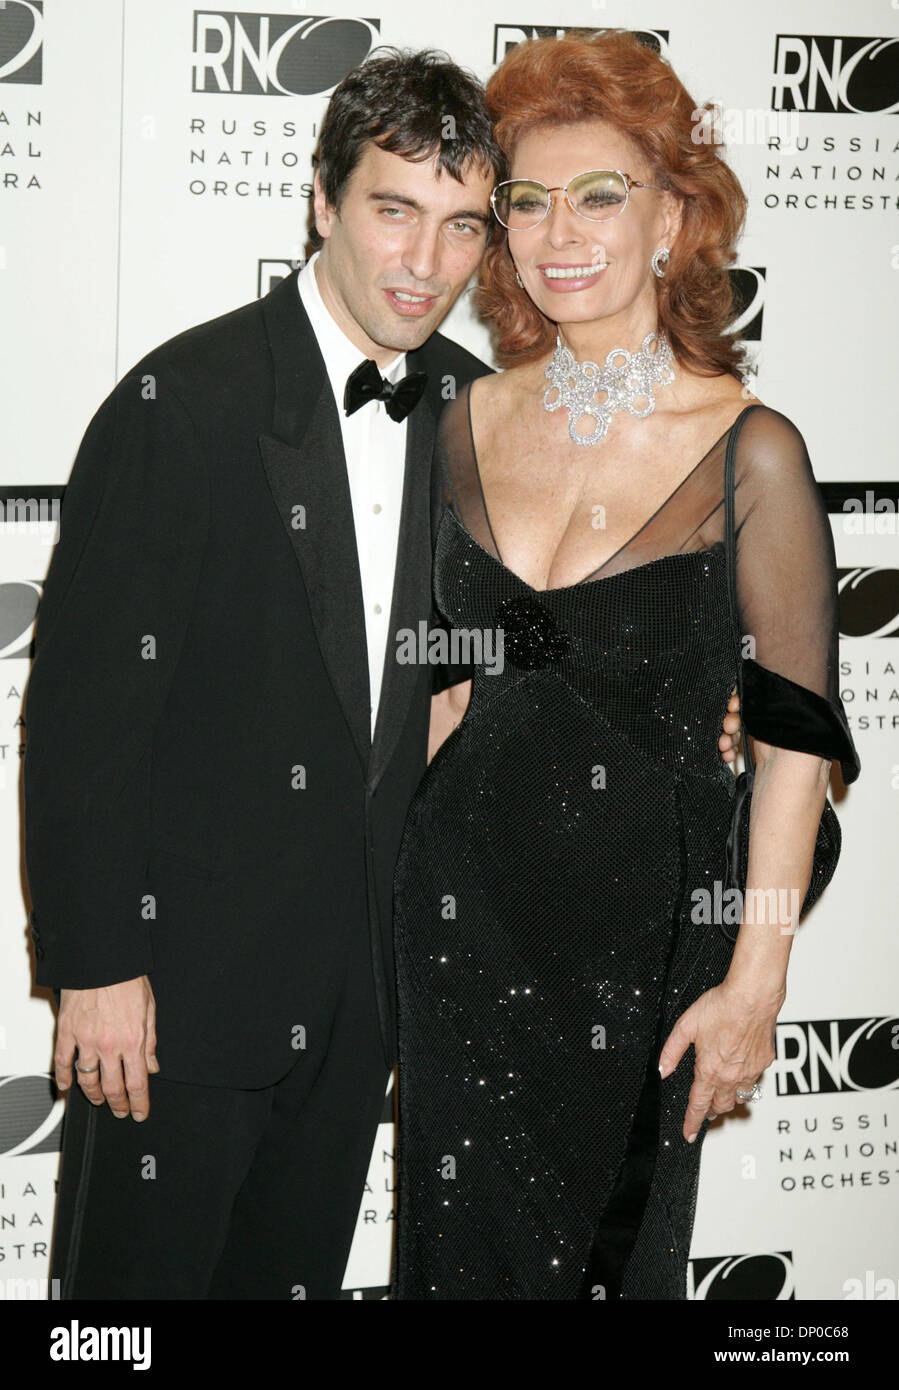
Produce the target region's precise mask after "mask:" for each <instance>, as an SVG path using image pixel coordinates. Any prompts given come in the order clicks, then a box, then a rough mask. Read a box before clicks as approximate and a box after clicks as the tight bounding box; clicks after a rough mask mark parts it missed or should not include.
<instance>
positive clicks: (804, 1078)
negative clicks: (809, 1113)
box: [774, 1018, 899, 1096]
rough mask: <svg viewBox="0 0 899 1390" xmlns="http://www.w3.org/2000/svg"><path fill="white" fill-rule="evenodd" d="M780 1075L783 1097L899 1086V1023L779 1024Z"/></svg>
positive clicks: (862, 1020)
mask: <svg viewBox="0 0 899 1390" xmlns="http://www.w3.org/2000/svg"><path fill="white" fill-rule="evenodd" d="M775 1037H776V1044H775V1045H776V1048H777V1056H776V1058H775V1061H774V1075H775V1078H776V1081H777V1094H778V1095H779V1096H808V1095H832V1094H833V1093H834V1092H835V1091H895V1090H896V1089H897V1087H899V1019H896V1018H839V1019H837V1018H829V1019H825V1020H824V1021H823V1022H816V1023H778V1024H777V1026H776V1033H775Z"/></svg>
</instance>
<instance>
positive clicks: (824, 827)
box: [724, 414, 851, 939]
mask: <svg viewBox="0 0 899 1390" xmlns="http://www.w3.org/2000/svg"><path fill="white" fill-rule="evenodd" d="M745 418H746V416H745V414H744V415H743V416H741V417H740V419H739V420H738V421H737V423H736V425H735V426H734V428H733V429H732V430H731V432H730V438H729V439H728V441H727V453H726V456H725V462H724V552H725V556H726V561H727V591H728V600H729V603H730V615H731V625H732V628H733V633H734V645H735V649H736V657H737V693H738V694H739V697H740V732H741V735H742V740H743V762H744V764H745V768H746V771H745V772H741V773H740V774H739V776H738V777H737V785H736V793H735V796H734V805H733V812H732V815H731V823H730V830H729V832H728V836H727V850H726V853H727V867H726V873H725V884H724V886H725V889H727V888H737V889H739V891H740V893H741V894H742V893H745V891H746V875H747V866H748V862H749V807H750V803H751V800H752V784H753V780H754V777H755V768H754V765H753V761H752V752H751V750H750V747H749V739H748V738H747V736H746V727H745V725H744V723H743V656H742V652H741V650H740V632H739V622H738V618H737V586H736V560H735V557H736V542H735V537H734V453H735V450H736V443H737V437H738V435H739V432H740V427H741V425H742V423H743V420H744V419H745ZM747 666H748V667H749V668H751V673H752V681H753V683H754V684H756V683H757V684H761V683H763V682H762V681H760V680H759V677H760V676H761V675H762V672H763V668H762V667H759V666H758V665H757V663H756V662H754V661H752V660H747ZM764 674H765V677H772V676H773V673H771V672H765V673H764ZM775 682H776V683H777V685H778V686H779V687H780V688H781V690H784V689H785V690H788V689H789V687H790V685H791V684H792V683H791V682H789V681H787V680H786V679H785V678H784V677H778V676H773V679H772V680H769V681H768V684H771V685H772V686H773V685H774V683H775ZM820 703H821V705H822V706H823V705H824V704H826V702H824V701H823V699H821V700H820ZM822 712H823V711H822ZM812 717H813V716H812V715H810V718H812ZM850 742H851V741H850ZM841 845H842V834H841V831H840V822H839V821H838V820H837V816H836V812H835V811H834V809H833V807H832V806H831V804H830V800H829V799H828V800H827V801H825V803H824V810H823V811H822V813H821V820H820V823H819V825H818V837H817V839H816V841H815V853H814V859H813V862H812V876H811V879H810V881H809V885H808V891H807V892H806V895H805V901H804V902H803V905H802V910H801V911H800V913H799V916H800V919H801V918H802V917H804V916H805V914H806V912H808V910H809V908H810V907H812V905H813V904H814V903H816V902H817V901H818V899H819V898H820V896H821V894H822V893H823V892H824V889H825V888H826V887H827V885H828V883H829V882H830V880H831V879H832V878H833V875H834V870H835V869H836V867H837V862H838V860H839V858H840V848H841ZM726 935H729V933H726ZM731 939H733V938H731Z"/></svg>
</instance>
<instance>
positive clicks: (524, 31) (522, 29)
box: [493, 24, 668, 63]
mask: <svg viewBox="0 0 899 1390" xmlns="http://www.w3.org/2000/svg"><path fill="white" fill-rule="evenodd" d="M604 32H605V30H603V29H583V28H574V27H568V28H562V27H561V26H557V25H555V24H496V25H494V27H493V61H494V63H499V62H501V61H502V59H503V58H505V56H506V54H507V53H510V52H511V50H512V49H513V48H517V47H518V45H519V44H520V43H526V42H527V41H528V39H565V38H569V37H570V38H572V39H591V38H592V37H593V35H594V34H602V33H604ZM631 33H632V34H633V35H634V37H635V38H638V39H639V40H640V42H641V43H642V44H645V45H646V47H647V48H654V49H655V51H656V53H658V54H660V55H661V57H663V58H664V59H665V61H666V62H667V60H668V30H667V29H632V30H631Z"/></svg>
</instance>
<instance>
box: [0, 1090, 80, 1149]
mask: <svg viewBox="0 0 899 1390" xmlns="http://www.w3.org/2000/svg"><path fill="white" fill-rule="evenodd" d="M63 1114H64V1102H63V1101H61V1100H57V1098H56V1096H55V1094H54V1090H53V1083H52V1081H51V1080H50V1078H49V1076H46V1075H43V1074H42V1075H39V1076H0V1155H2V1156H3V1157H4V1158H15V1157H18V1156H19V1155H20V1154H48V1153H58V1152H59V1141H60V1136H61V1132H62V1117H63Z"/></svg>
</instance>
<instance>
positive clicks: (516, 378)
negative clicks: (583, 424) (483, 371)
mask: <svg viewBox="0 0 899 1390" xmlns="http://www.w3.org/2000/svg"><path fill="white" fill-rule="evenodd" d="M544 365H545V364H544V362H543V361H540V362H525V363H524V364H523V365H522V366H520V367H506V368H505V370H504V371H497V372H492V373H491V374H490V375H489V376H480V377H478V379H477V381H474V382H472V384H471V395H470V401H471V410H472V415H474V414H475V412H477V414H478V416H479V417H480V418H482V419H483V418H484V416H485V415H486V417H487V418H488V419H489V420H494V419H495V418H496V417H497V415H499V416H501V417H505V416H506V415H507V414H508V413H510V412H514V411H517V410H519V409H520V408H521V405H522V403H523V402H524V401H526V400H529V399H531V397H533V395H534V392H535V391H537V390H540V391H542V390H543V389H544V387H545V381H544V376H543V371H544Z"/></svg>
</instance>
